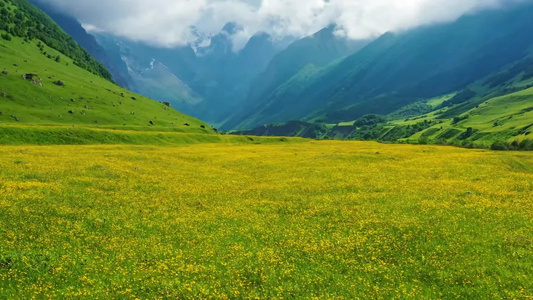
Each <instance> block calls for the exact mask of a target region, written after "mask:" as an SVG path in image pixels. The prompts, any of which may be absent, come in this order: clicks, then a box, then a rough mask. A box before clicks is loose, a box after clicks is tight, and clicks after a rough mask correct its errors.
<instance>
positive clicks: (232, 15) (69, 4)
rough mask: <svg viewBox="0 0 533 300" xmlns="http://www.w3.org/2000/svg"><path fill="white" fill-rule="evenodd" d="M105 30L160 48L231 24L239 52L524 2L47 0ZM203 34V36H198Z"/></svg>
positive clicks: (368, 33) (356, 35) (354, 35)
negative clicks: (260, 43)
mask: <svg viewBox="0 0 533 300" xmlns="http://www.w3.org/2000/svg"><path fill="white" fill-rule="evenodd" d="M40 1H43V2H46V3H49V4H52V5H54V6H55V7H57V8H59V9H61V10H63V11H65V12H67V13H69V14H70V15H73V16H74V17H76V18H77V19H78V20H80V22H82V23H83V24H84V25H85V27H86V28H88V29H90V30H98V31H103V32H107V33H111V34H114V35H117V36H121V37H125V38H128V39H131V40H134V41H142V42H146V43H149V44H152V45H156V46H161V47H172V46H182V45H186V44H191V43H195V42H197V41H198V39H199V35H203V36H209V35H212V34H216V33H218V32H219V31H220V29H221V28H222V27H223V26H224V25H225V24H226V23H228V22H235V23H237V24H239V25H240V26H241V27H242V30H241V31H239V32H237V33H235V34H234V35H233V36H232V38H233V42H234V47H235V50H239V49H240V48H242V47H243V46H244V44H245V43H246V41H247V40H248V39H249V38H250V37H251V36H252V35H254V34H256V33H258V32H266V33H269V34H270V35H272V36H273V38H284V37H287V36H291V37H303V36H307V35H310V34H312V33H314V32H316V31H318V30H320V29H321V28H323V27H326V26H328V25H330V24H336V25H337V27H338V32H339V34H342V35H344V36H346V37H348V38H350V39H360V38H368V37H372V36H377V35H380V34H382V33H384V32H387V31H397V30H405V29H409V28H413V27H416V26H420V25H425V24H431V23H435V22H446V21H453V20H455V19H457V18H459V17H460V16H462V15H464V14H465V13H469V12H473V11H476V10H479V9H485V8H494V7H501V6H505V5H508V4H510V3H511V2H516V1H518V0H372V1H368V0H305V1H302V0H248V1H245V0H76V1H72V0H40ZM199 33H201V34H199Z"/></svg>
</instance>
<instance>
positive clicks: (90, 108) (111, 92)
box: [0, 37, 214, 134]
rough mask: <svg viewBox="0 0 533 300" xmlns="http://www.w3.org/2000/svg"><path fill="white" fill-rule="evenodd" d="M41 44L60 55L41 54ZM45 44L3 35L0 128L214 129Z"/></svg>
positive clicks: (203, 131)
mask: <svg viewBox="0 0 533 300" xmlns="http://www.w3.org/2000/svg"><path fill="white" fill-rule="evenodd" d="M39 44H40V45H41V47H44V49H45V51H46V52H47V53H49V54H51V55H52V56H54V57H57V56H59V57H60V60H59V61H56V60H55V59H48V58H47V57H45V56H43V55H42V54H41V50H40V48H39V46H38V45H39ZM42 45H43V43H42V42H40V41H38V40H33V41H30V42H27V41H24V40H23V39H21V38H16V37H14V38H12V39H11V41H6V40H1V41H0V66H2V69H3V71H4V72H5V73H3V74H0V110H1V111H2V113H1V114H0V131H2V129H1V128H2V124H4V125H6V124H9V125H29V124H33V125H37V124H38V125H77V126H84V127H90V128H98V127H99V128H108V129H112V128H115V129H124V130H143V131H144V130H149V131H174V132H185V133H204V134H207V133H214V131H213V129H211V128H210V127H209V126H208V125H207V124H205V123H203V122H201V121H199V120H197V119H194V118H191V117H189V116H187V115H184V114H181V113H179V112H178V111H176V110H174V109H172V108H169V107H167V106H166V105H164V104H162V103H159V102H155V101H153V100H150V99H148V98H145V97H142V96H139V95H136V94H133V93H130V92H128V91H126V90H124V89H122V88H120V87H118V86H116V85H114V84H113V83H111V82H109V81H108V80H106V79H105V78H102V77H99V76H96V75H94V74H92V73H90V72H88V71H86V70H84V69H82V68H80V67H78V66H76V65H75V64H74V63H73V61H72V59H70V58H68V57H66V56H64V55H63V54H62V53H60V52H58V51H56V50H54V49H52V48H49V47H46V46H42ZM6 73H7V74H6ZM27 73H32V74H37V76H36V77H35V78H34V82H32V80H25V79H23V75H24V74H27ZM56 81H61V82H63V83H64V84H65V86H58V85H56V84H54V82H56ZM186 124H187V125H188V126H187V125H186ZM202 127H205V128H202Z"/></svg>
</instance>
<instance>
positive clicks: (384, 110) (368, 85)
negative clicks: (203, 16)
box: [228, 3, 533, 128]
mask: <svg viewBox="0 0 533 300" xmlns="http://www.w3.org/2000/svg"><path fill="white" fill-rule="evenodd" d="M531 19H533V5H532V4H530V3H525V4H524V3H522V4H520V5H509V7H508V8H506V9H500V10H487V11H483V12H480V13H478V14H476V15H468V16H465V17H463V18H461V19H459V20H458V21H456V22H454V23H450V24H439V25H432V26H427V27H422V28H418V29H415V30H411V31H407V32H404V33H387V34H385V35H383V36H382V37H381V38H379V39H377V40H376V41H374V42H372V43H371V44H369V45H368V46H366V47H365V48H363V49H362V50H360V51H358V52H357V53H355V54H353V55H351V56H349V57H348V58H346V59H344V60H342V61H340V62H336V63H334V64H332V65H329V66H328V67H325V68H322V69H320V70H315V71H314V72H309V70H304V71H302V72H304V75H305V76H302V74H298V75H296V76H294V77H292V78H290V79H289V80H287V81H286V82H285V83H284V84H282V85H280V86H279V87H278V88H277V89H276V90H275V91H272V92H271V93H270V94H269V95H268V96H267V97H264V98H262V99H260V101H259V103H256V105H255V106H254V107H253V108H252V109H249V110H248V111H246V112H243V113H241V114H240V115H239V116H235V117H234V118H233V119H232V120H231V121H230V122H229V123H228V124H236V125H235V127H237V128H253V127H255V126H257V125H262V124H266V123H281V122H286V121H288V120H304V121H320V122H325V123H338V122H344V121H350V120H354V119H357V118H359V117H362V116H363V115H366V114H382V115H384V114H389V113H392V112H394V111H396V110H398V109H400V108H402V107H404V106H406V105H409V104H412V103H415V102H418V101H420V100H423V99H429V98H433V97H437V96H441V95H445V94H450V93H454V92H456V91H460V90H462V89H464V88H466V87H467V86H469V85H471V84H473V83H475V82H476V81H478V80H480V79H483V78H486V77H487V76H488V75H490V74H492V73H494V72H498V71H499V70H502V68H505V66H507V65H509V64H512V63H516V62H519V61H520V60H522V59H524V57H525V56H526V55H527V53H528V51H530V49H531V47H532V46H533V37H532V36H531V34H530V32H531V31H533V22H531Z"/></svg>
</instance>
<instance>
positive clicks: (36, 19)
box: [0, 0, 111, 80]
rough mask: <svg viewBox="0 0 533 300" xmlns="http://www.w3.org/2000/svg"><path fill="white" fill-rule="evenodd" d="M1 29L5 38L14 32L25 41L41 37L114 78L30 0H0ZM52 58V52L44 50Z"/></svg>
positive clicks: (77, 61)
mask: <svg viewBox="0 0 533 300" xmlns="http://www.w3.org/2000/svg"><path fill="white" fill-rule="evenodd" d="M0 30H4V31H5V32H2V39H4V40H9V39H11V37H12V36H16V37H20V38H23V39H25V40H26V41H31V40H35V39H38V40H41V41H42V42H43V43H45V44H46V45H47V46H49V47H52V48H54V49H56V50H58V51H60V52H61V53H63V54H64V55H66V56H68V57H70V58H72V59H73V61H74V63H75V64H76V65H78V66H80V67H81V68H83V69H86V70H88V71H90V72H92V73H94V74H97V75H99V76H101V77H104V78H106V79H108V80H111V74H109V72H108V71H107V69H106V68H105V67H104V66H102V65H101V64H100V63H99V62H98V61H96V60H95V59H94V58H93V57H91V55H90V54H89V53H88V52H87V51H86V50H85V49H83V48H81V47H80V46H79V45H78V44H77V43H76V42H75V41H74V39H73V38H72V37H70V36H69V35H68V34H66V33H65V32H64V31H63V30H62V29H61V28H60V27H59V26H58V25H57V24H56V23H54V21H52V19H50V17H48V15H46V14H45V13H44V12H43V11H41V10H40V9H38V8H37V7H35V6H34V5H32V4H31V3H29V2H28V1H27V0H0ZM41 52H42V53H43V54H44V55H45V56H48V57H49V58H55V56H52V55H51V53H46V51H44V50H42V51H41Z"/></svg>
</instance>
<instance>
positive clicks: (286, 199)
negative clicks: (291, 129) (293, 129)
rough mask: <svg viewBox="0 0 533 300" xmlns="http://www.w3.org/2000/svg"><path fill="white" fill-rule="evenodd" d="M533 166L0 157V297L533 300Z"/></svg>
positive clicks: (184, 151)
mask: <svg viewBox="0 0 533 300" xmlns="http://www.w3.org/2000/svg"><path fill="white" fill-rule="evenodd" d="M532 274H533V153H518V152H491V151H486V150H467V149H459V148H453V147H438V146H412V145H382V144H377V143H369V142H338V141H321V142H305V143H298V144H292V143H289V144H283V145H244V144H243V145H239V144H197V145H183V146H177V147H161V146H3V147H0V298H1V299H4V298H5V299H22V298H25V299H28V298H32V297H35V298H38V299H48V298H78V297H79V298H86V299H95V298H97V299H109V298H124V299H130V298H131V299H135V298H139V299H148V298H149V299H168V298H170V299H178V298H213V299H235V298H244V299H248V298H254V299H256V298H260V299H276V298H317V299H357V298H360V299H367V298H376V299H391V298H424V299H427V298H432V299H435V298H445V299H449V298H467V299H491V298H493V299H497V298H516V299H528V298H531V297H533V279H532V277H531V276H532Z"/></svg>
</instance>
